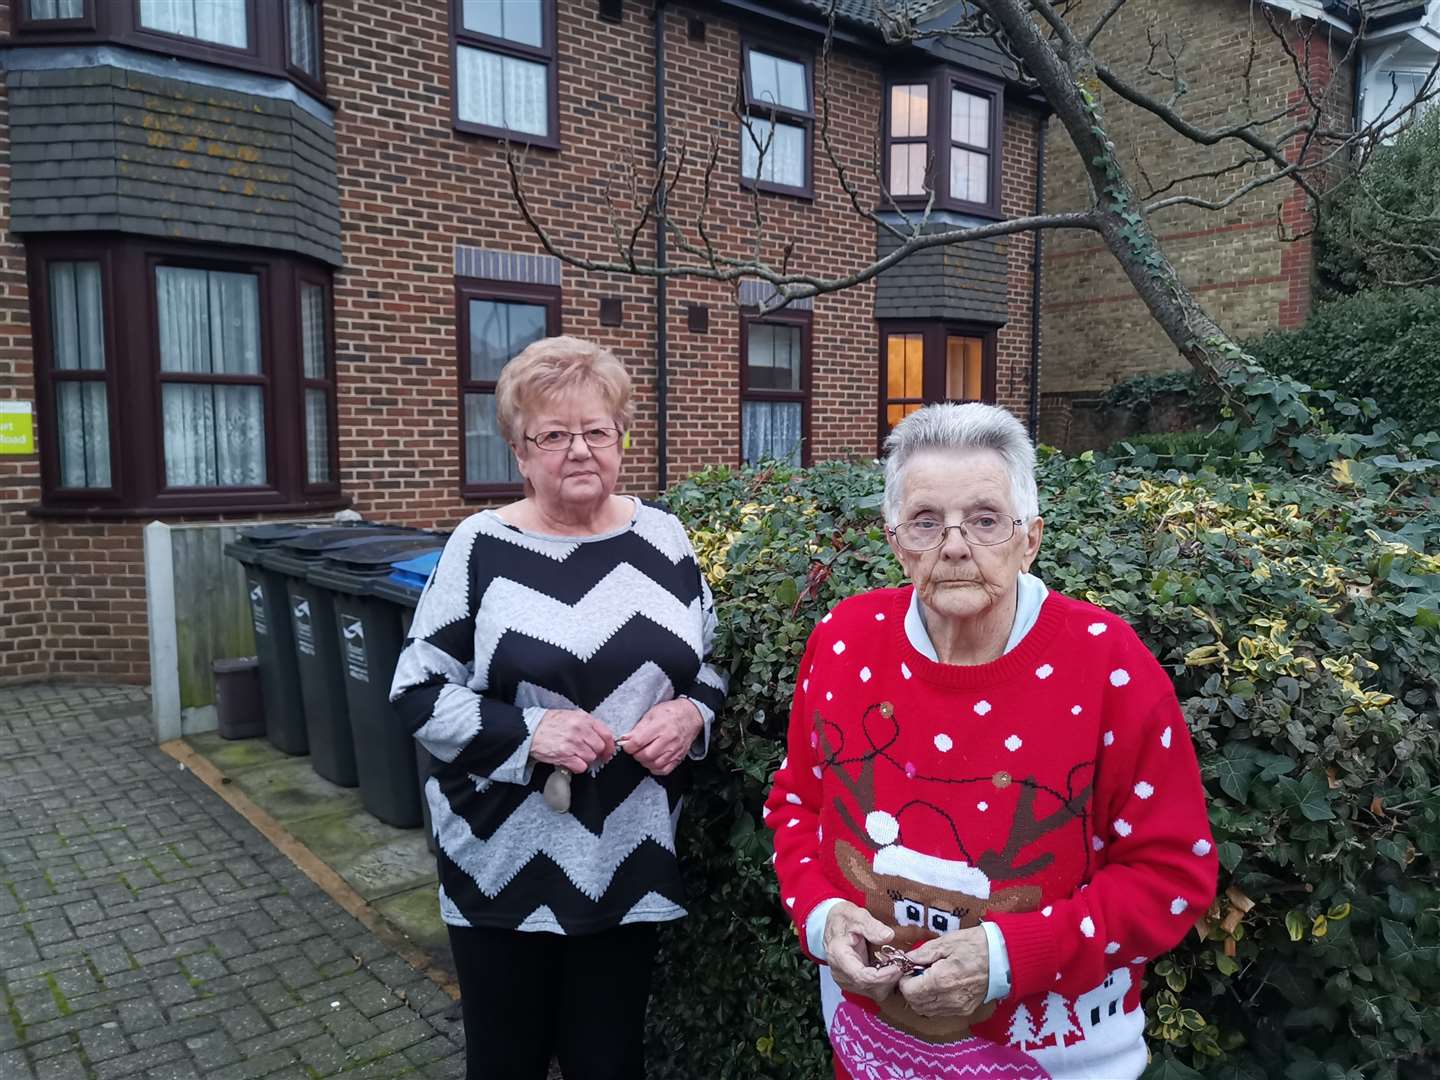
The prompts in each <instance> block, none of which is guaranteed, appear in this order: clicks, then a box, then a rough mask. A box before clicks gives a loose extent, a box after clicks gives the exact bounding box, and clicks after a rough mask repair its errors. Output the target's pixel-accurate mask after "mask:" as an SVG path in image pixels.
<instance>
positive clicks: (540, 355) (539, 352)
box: [495, 335, 635, 446]
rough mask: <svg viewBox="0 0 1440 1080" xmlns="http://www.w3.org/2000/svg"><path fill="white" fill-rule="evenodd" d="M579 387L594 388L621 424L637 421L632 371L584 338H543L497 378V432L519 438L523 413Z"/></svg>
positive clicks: (623, 427) (508, 439) (513, 439)
mask: <svg viewBox="0 0 1440 1080" xmlns="http://www.w3.org/2000/svg"><path fill="white" fill-rule="evenodd" d="M581 390H595V391H598V392H599V394H600V396H601V397H603V398H604V399H605V405H606V408H607V410H608V411H609V413H610V415H611V416H613V417H614V418H615V423H616V424H617V425H619V427H620V430H621V431H629V430H630V425H631V424H632V423H634V421H635V403H634V401H633V399H632V388H631V384H630V373H629V372H628V371H626V370H625V365H624V364H622V363H621V362H620V361H619V359H617V358H616V356H615V354H614V353H612V352H611V351H610V350H609V349H606V348H604V347H603V346H600V345H596V344H595V343H594V342H593V341H586V340H584V339H583V338H577V337H570V336H568V335H563V336H561V337H552V338H541V339H540V340H539V341H536V342H534V343H532V344H530V345H528V346H526V347H525V349H524V350H522V351H521V353H520V355H519V356H517V357H515V359H514V360H511V361H510V362H509V363H508V364H506V365H505V367H504V368H503V369H502V370H501V372H500V378H499V380H498V381H497V382H496V383H495V414H496V420H497V421H498V422H499V424H500V433H501V434H502V435H503V436H504V437H505V441H506V442H508V443H510V444H511V445H512V446H514V445H516V444H518V443H519V442H520V440H521V439H522V438H524V437H525V417H526V416H527V415H529V414H530V413H531V412H533V411H534V409H535V407H536V406H537V405H538V404H539V403H540V402H542V401H552V400H554V399H555V398H557V397H562V396H563V395H565V394H570V393H574V392H576V391H581Z"/></svg>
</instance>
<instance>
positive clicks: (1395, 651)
mask: <svg viewBox="0 0 1440 1080" xmlns="http://www.w3.org/2000/svg"><path fill="white" fill-rule="evenodd" d="M1271 385H1272V386H1273V385H1274V384H1271ZM1286 385H1289V384H1286ZM1302 389H1303V388H1302ZM1257 392H1258V391H1257ZM1270 397H1272V398H1273V399H1274V401H1275V402H1276V409H1277V410H1278V411H1279V413H1280V414H1288V413H1289V412H1295V413H1296V414H1297V415H1299V412H1300V406H1298V405H1296V404H1294V402H1293V401H1292V398H1291V397H1290V396H1288V391H1287V390H1286V389H1285V386H1279V387H1278V388H1276V389H1274V390H1273V392H1271V393H1270ZM1267 423H1271V424H1272V427H1271V428H1270V429H1269V430H1270V433H1271V435H1272V436H1273V435H1275V432H1276V431H1279V430H1280V428H1279V427H1275V426H1274V425H1280V426H1281V427H1283V424H1284V420H1283V419H1277V420H1274V421H1269V422H1267ZM1282 436H1283V432H1282ZM1277 437H1278V436H1277ZM1305 439H1310V436H1306V435H1300V436H1297V437H1295V438H1292V439H1290V440H1289V445H1288V446H1285V447H1284V453H1283V454H1279V455H1277V454H1274V453H1271V454H1269V456H1262V454H1261V453H1259V452H1254V451H1253V446H1250V445H1247V444H1253V442H1254V440H1252V439H1249V438H1248V437H1247V436H1244V435H1242V436H1241V437H1240V438H1239V439H1238V440H1237V439H1235V438H1233V437H1232V438H1231V440H1230V443H1229V445H1230V447H1231V448H1230V449H1229V450H1227V451H1226V452H1225V454H1224V456H1223V457H1220V458H1215V457H1211V458H1207V457H1206V456H1205V455H1203V454H1200V453H1198V452H1196V451H1195V449H1194V448H1193V447H1191V448H1183V449H1181V450H1179V451H1176V453H1175V454H1167V455H1164V456H1163V458H1162V456H1160V455H1157V454H1156V452H1155V451H1154V450H1153V449H1151V448H1150V447H1136V448H1134V452H1133V453H1124V454H1122V455H1121V456H1117V457H1107V456H1096V455H1092V454H1085V455H1082V456H1080V457H1078V458H1066V457H1062V456H1060V455H1058V454H1053V455H1048V456H1044V458H1043V460H1042V461H1041V464H1040V469H1039V483H1040V491H1041V499H1042V505H1043V507H1044V514H1045V518H1046V532H1045V541H1044V544H1043V547H1042V550H1041V557H1040V560H1039V563H1038V566H1037V572H1038V573H1039V574H1040V575H1041V576H1042V577H1043V578H1044V579H1045V580H1046V581H1047V582H1048V583H1049V584H1050V586H1051V587H1052V588H1057V589H1059V590H1061V591H1063V592H1065V593H1068V594H1070V595H1072V596H1077V597H1082V598H1085V599H1087V600H1090V601H1093V602H1095V603H1097V604H1100V605H1102V606H1104V607H1106V608H1109V609H1110V610H1112V611H1114V612H1116V613H1117V614H1119V615H1120V616H1122V617H1124V618H1125V619H1127V620H1129V621H1130V622H1131V623H1132V624H1133V625H1134V626H1135V627H1136V629H1137V630H1138V631H1139V633H1140V635H1141V637H1142V638H1143V639H1144V640H1145V641H1146V643H1147V644H1148V645H1149V646H1150V648H1151V649H1152V650H1153V651H1154V652H1155V654H1156V655H1157V656H1158V657H1159V659H1160V661H1161V662H1162V663H1163V664H1164V665H1165V666H1166V667H1167V669H1168V670H1169V671H1170V672H1171V673H1172V674H1173V676H1174V678H1175V682H1176V686H1177V689H1178V691H1179V694H1180V698H1181V701H1182V702H1183V704H1184V708H1185V713H1186V716H1187V717H1188V719H1189V722H1190V725H1191V729H1192V731H1193V733H1194V737H1195V740H1196V744H1197V747H1198V749H1199V752H1200V756H1201V762H1202V768H1203V771H1204V775H1205V781H1206V787H1207V790H1208V793H1209V797H1210V807H1211V821H1212V824H1213V827H1214V831H1215V836H1216V840H1217V843H1218V845H1219V852H1220V857H1221V862H1222V866H1223V868H1222V871H1221V883H1220V898H1219V899H1218V900H1217V902H1216V904H1215V906H1214V907H1213V908H1212V909H1211V910H1210V911H1209V912H1208V913H1207V915H1206V917H1205V918H1204V920H1203V921H1202V922H1201V924H1200V925H1199V927H1198V929H1197V931H1196V932H1195V933H1192V934H1190V935H1189V936H1187V938H1186V940H1185V942H1184V943H1183V944H1182V945H1181V946H1180V948H1179V949H1177V950H1176V951H1175V952H1174V953H1173V954H1171V956H1170V957H1168V958H1166V959H1165V960H1163V961H1162V962H1160V963H1158V964H1156V965H1155V966H1154V967H1153V968H1152V969H1151V975H1150V982H1149V985H1148V986H1147V988H1146V1011H1147V1016H1148V1021H1149V1036H1150V1040H1151V1048H1152V1051H1153V1052H1154V1056H1155V1060H1154V1063H1153V1065H1152V1068H1151V1075H1154V1076H1159V1077H1191V1076H1194V1075H1196V1074H1197V1073H1198V1074H1201V1075H1204V1076H1215V1077H1233V1078H1241V1077H1253V1078H1255V1080H1261V1078H1272V1077H1285V1078H1287V1080H1312V1078H1313V1080H1321V1078H1324V1080H1330V1078H1336V1080H1350V1078H1353V1080H1362V1078H1363V1080H1372V1078H1381V1080H1388V1078H1397V1080H1398V1078H1406V1080H1410V1078H1419V1077H1433V1076H1435V1075H1436V1070H1437V1068H1440V1059H1437V1058H1436V1057H1435V1056H1434V1053H1433V1051H1431V1056H1430V1057H1428V1058H1427V1057H1426V1054H1427V1047H1430V1048H1434V1047H1440V738H1437V724H1440V697H1437V694H1440V683H1437V679H1440V557H1437V556H1436V555H1435V554H1434V553H1435V552H1436V551H1440V505H1437V503H1436V501H1435V488H1434V486H1433V484H1434V480H1435V478H1436V477H1437V474H1436V473H1435V472H1434V471H1429V470H1430V469H1431V466H1432V465H1434V464H1435V463H1434V462H1430V463H1429V464H1427V463H1426V461H1425V460H1423V459H1422V460H1415V459H1414V458H1413V456H1409V457H1406V458H1405V459H1404V460H1402V459H1401V457H1397V456H1395V455H1379V456H1376V457H1373V458H1368V459H1362V457H1361V452H1362V451H1363V452H1367V453H1372V454H1373V453H1374V448H1375V447H1376V446H1377V445H1378V444H1379V443H1381V442H1383V439H1382V438H1380V437H1371V436H1357V437H1349V436H1346V437H1345V438H1342V439H1339V440H1337V441H1333V442H1326V443H1325V444H1324V445H1325V446H1326V447H1327V448H1329V449H1330V450H1334V449H1336V448H1341V449H1344V448H1347V447H1348V448H1349V449H1350V450H1351V451H1352V455H1353V456H1352V455H1346V454H1341V455H1340V456H1339V457H1337V458H1336V460H1334V461H1333V462H1332V461H1330V460H1328V458H1327V456H1326V455H1325V454H1321V453H1319V452H1318V451H1316V450H1313V448H1312V447H1311V446H1310V443H1306V442H1303V441H1301V440H1305ZM1313 441H1314V440H1313V439H1312V440H1311V442H1313ZM1237 442H1238V445H1239V449H1235V448H1234V447H1235V445H1236V444H1237ZM1297 444H1298V447H1299V449H1298V450H1297V449H1296V445H1297ZM1367 445H1368V446H1369V447H1370V449H1369V450H1368V451H1367V450H1365V447H1366V446H1367ZM1283 457H1288V458H1290V459H1292V460H1291V462H1290V463H1287V462H1286V461H1284V460H1282V458H1283ZM880 490H881V477H880V474H879V471H878V469H877V468H876V467H875V466H874V465H872V464H854V465H844V464H832V465H824V466H820V467H817V468H815V469H811V470H808V471H795V470H790V469H785V468H779V467H776V468H765V469H760V470H749V471H738V472H737V471H731V470H724V469H722V470H713V471H710V472H706V473H703V474H701V475H699V476H697V477H695V478H693V479H692V480H690V481H688V482H686V483H685V484H682V485H681V486H679V487H678V488H676V489H674V490H673V491H672V492H671V493H670V495H669V497H668V498H669V503H670V505H671V507H672V508H673V509H674V510H675V511H676V512H677V513H678V514H679V515H680V516H681V517H682V518H683V519H684V520H685V522H686V524H687V525H688V527H689V528H690V530H691V536H692V538H693V540H694V543H695V546H696V550H697V553H698V554H699V556H700V559H701V561H702V563H703V566H704V569H705V572H706V573H707V575H708V576H709V579H710V581H711V584H712V586H713V588H714V591H715V594H716V599H717V602H718V605H719V610H720V614H721V630H720V636H719V640H718V643H717V654H718V658H719V661H720V663H721V664H723V665H725V666H726V667H728V668H729V669H730V671H731V673H732V675H731V678H732V686H731V696H730V701H729V704H728V706H727V709H726V711H725V714H724V716H723V717H722V719H721V721H720V722H719V723H718V724H717V725H716V729H715V733H714V739H713V742H712V746H711V753H710V756H709V759H708V761H707V762H706V763H705V764H704V765H703V767H702V768H700V769H699V770H697V775H696V778H695V787H694V790H693V792H692V793H691V796H690V801H689V803H688V806H687V811H686V815H685V818H684V819H683V825H682V830H681V833H682V835H681V843H682V845H683V846H682V848H681V852H682V857H683V859H684V864H685V867H686V873H687V875H688V878H689V887H690V896H691V904H690V911H691V917H690V918H689V919H687V920H684V921H683V922H681V923H679V924H676V925H675V926H674V927H672V928H670V929H669V930H667V934H666V939H665V941H666V948H665V953H664V960H663V963H662V967H661V970H660V972H659V973H658V977H657V985H656V988H655V997H654V1000H653V1002H652V1008H651V1013H650V1021H651V1034H652V1039H651V1042H652V1048H651V1053H652V1061H653V1074H654V1075H656V1076H659V1077H664V1078H672V1080H681V1078H693V1077H706V1078H707V1080H742V1078H743V1080H760V1078H770V1080H782V1078H783V1080H816V1078H822V1077H825V1076H827V1075H829V1073H828V1069H829V1064H828V1052H827V1048H826V1043H825V1039H824V1034H823V1031H822V1030H821V1023H820V1015H819V1006H818V996H817V995H818V992H817V988H816V978H815V973H814V971H813V969H812V966H811V965H810V964H809V963H808V962H807V961H805V960H804V959H802V957H801V955H800V952H799V949H798V948H797V945H796V941H795V935H794V931H793V930H792V929H791V927H790V924H789V922H788V920H787V919H786V918H785V917H784V916H783V914H782V913H781V908H780V903H779V898H778V896H777V895H776V889H775V883H774V876H773V874H772V872H771V867H770V851H771V849H770V843H769V837H768V834H767V833H766V832H765V830H764V829H763V828H762V827H761V826H760V824H759V822H760V807H761V802H762V800H763V798H764V795H765V791H766V787H767V784H768V781H769V777H770V775H771V774H772V773H773V772H774V770H775V768H776V767H777V766H778V763H779V761H780V758H781V756H782V754H783V739H784V732H785V726H786V722H787V711H788V705H789V699H790V694H791V690H792V687H793V683H794V678H795V669H796V665H797V663H798V661H799V658H800V656H801V652H802V650H803V647H804V643H805V639H806V636H807V635H808V633H809V630H810V627H811V626H812V625H813V624H814V622H815V620H817V619H818V618H819V617H820V616H821V615H823V614H824V613H825V611H826V610H828V608H830V607H831V606H832V605H833V604H835V603H836V602H838V601H839V600H840V599H842V598H844V597H846V596H848V595H851V594H853V593H855V592H858V591H861V590H865V589H871V588H876V587H881V586H887V585H893V584H897V583H899V582H900V581H901V580H902V575H901V572H900V569H899V566H898V564H897V563H896V562H895V560H894V559H893V558H892V557H891V555H890V553H889V551H888V549H887V548H886V545H885V542H884V536H883V533H882V531H881V528H880V500H879V493H880Z"/></svg>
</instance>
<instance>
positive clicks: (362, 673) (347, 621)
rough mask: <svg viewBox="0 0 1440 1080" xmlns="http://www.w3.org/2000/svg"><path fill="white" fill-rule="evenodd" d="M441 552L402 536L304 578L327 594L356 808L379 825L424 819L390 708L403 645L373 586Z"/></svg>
mask: <svg viewBox="0 0 1440 1080" xmlns="http://www.w3.org/2000/svg"><path fill="white" fill-rule="evenodd" d="M444 546H445V537H444V536H439V535H436V536H432V537H430V538H429V540H428V542H427V541H425V540H418V541H417V540H416V539H413V538H406V539H400V540H376V541H374V542H373V543H366V544H356V545H355V546H354V547H347V548H342V549H340V550H339V551H335V552H332V553H331V554H329V555H328V556H326V558H325V560H324V561H323V562H322V563H321V564H320V565H319V566H317V567H316V568H315V569H313V570H311V571H310V574H309V581H310V584H312V585H316V586H319V587H320V588H323V589H329V590H330V592H331V593H333V594H334V607H335V635H336V637H335V642H336V645H337V647H338V650H339V655H340V668H341V672H342V674H343V678H344V682H345V699H346V704H347V705H348V707H349V710H350V734H351V736H352V738H353V739H354V741H355V769H356V773H357V775H358V776H359V778H360V799H361V802H362V803H364V806H365V809H366V810H368V811H369V812H370V813H371V814H373V815H374V816H375V817H377V818H379V819H380V820H381V821H384V822H386V823H388V824H390V825H395V826H397V827H399V828H402V829H413V828H415V827H416V826H418V825H419V824H420V823H421V821H422V820H423V819H422V815H421V812H420V786H419V784H417V783H416V776H415V766H414V761H415V755H414V751H413V747H414V745H415V741H414V739H413V737H412V736H411V734H410V732H409V731H407V730H406V729H405V728H404V727H403V726H402V725H401V724H400V723H399V721H398V720H396V718H395V713H394V710H393V709H392V708H391V707H390V683H391V681H392V680H393V679H394V677H395V661H396V660H397V659H398V658H399V656H400V647H401V644H402V642H403V640H404V639H403V637H402V635H401V630H400V611H399V609H397V608H396V607H395V605H394V604H393V603H392V602H391V601H389V600H386V599H381V598H380V597H378V596H376V595H375V592H374V586H375V584H376V583H377V582H379V581H381V580H383V579H384V578H385V577H387V576H388V575H389V574H390V573H391V571H392V570H393V569H394V564H395V563H396V561H404V560H406V559H410V558H413V557H415V556H416V555H419V554H423V553H425V552H427V551H429V552H433V553H434V554H436V555H438V554H439V552H440V549H441V548H443V547H444ZM316 632H317V633H318V632H319V628H318V627H317V628H316Z"/></svg>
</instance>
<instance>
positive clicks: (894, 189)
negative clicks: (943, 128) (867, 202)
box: [885, 82, 931, 198]
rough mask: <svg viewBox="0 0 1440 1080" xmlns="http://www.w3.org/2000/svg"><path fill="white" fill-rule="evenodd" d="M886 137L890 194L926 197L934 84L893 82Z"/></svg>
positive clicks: (900, 196) (929, 179) (886, 121)
mask: <svg viewBox="0 0 1440 1080" xmlns="http://www.w3.org/2000/svg"><path fill="white" fill-rule="evenodd" d="M885 124H886V131H885V136H886V139H887V141H888V144H889V148H888V152H887V156H888V160H889V170H890V172H889V177H890V179H889V184H890V194H891V195H894V196H895V197H896V198H902V197H919V196H924V194H925V192H926V189H927V188H928V187H929V186H930V183H931V177H930V164H931V163H930V84H929V83H928V82H918V83H892V84H891V85H890V96H889V102H888V111H887V115H886V118H885Z"/></svg>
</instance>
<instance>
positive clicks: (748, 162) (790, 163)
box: [740, 116, 805, 187]
mask: <svg viewBox="0 0 1440 1080" xmlns="http://www.w3.org/2000/svg"><path fill="white" fill-rule="evenodd" d="M772 127H773V128H774V131H775V136H774V138H773V139H772V138H771V136H770V131H771V128H772ZM766 140H769V142H770V145H769V146H766V145H765V144H766ZM762 151H763V152H764V154H765V162H764V165H763V167H762V166H761V165H760V154H761V152H762ZM757 169H759V170H760V172H761V175H760V179H761V180H764V181H765V182H766V183H770V184H782V185H784V186H786V187H804V186H805V129H804V128H802V127H798V126H796V125H795V124H773V125H772V124H771V122H770V121H769V120H762V119H761V118H760V117H758V116H747V117H746V118H745V119H744V120H742V121H741V129H740V175H741V176H744V177H746V178H747V179H749V180H754V179H755V174H756V171H757Z"/></svg>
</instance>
